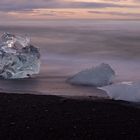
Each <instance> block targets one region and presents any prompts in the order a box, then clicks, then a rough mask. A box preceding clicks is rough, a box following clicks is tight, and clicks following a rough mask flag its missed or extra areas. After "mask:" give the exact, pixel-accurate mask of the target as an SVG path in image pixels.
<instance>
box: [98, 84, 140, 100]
mask: <svg viewBox="0 0 140 140" xmlns="http://www.w3.org/2000/svg"><path fill="white" fill-rule="evenodd" d="M100 89H102V90H104V91H106V92H107V94H108V96H109V97H110V98H112V99H115V100H124V101H131V102H140V82H121V83H117V84H113V85H110V86H105V87H101V88H100Z"/></svg>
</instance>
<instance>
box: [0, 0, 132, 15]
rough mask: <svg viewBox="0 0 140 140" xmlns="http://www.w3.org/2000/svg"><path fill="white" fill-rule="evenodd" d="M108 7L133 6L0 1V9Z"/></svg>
mask: <svg viewBox="0 0 140 140" xmlns="http://www.w3.org/2000/svg"><path fill="white" fill-rule="evenodd" d="M107 7H131V6H130V5H120V4H114V3H108V2H75V1H71V2H70V1H63V0H30V1H29V0H22V1H19V0H5V1H0V11H3V12H10V11H28V10H33V9H40V8H46V9H49V8H54V9H55V8H57V9H59V8H75V9H76V8H81V9H86V8H107Z"/></svg>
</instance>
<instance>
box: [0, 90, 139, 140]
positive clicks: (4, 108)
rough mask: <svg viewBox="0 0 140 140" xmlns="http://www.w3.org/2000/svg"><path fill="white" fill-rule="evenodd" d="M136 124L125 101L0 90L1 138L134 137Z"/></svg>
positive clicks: (79, 139) (133, 112) (136, 113)
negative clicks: (4, 91)
mask: <svg viewBox="0 0 140 140" xmlns="http://www.w3.org/2000/svg"><path fill="white" fill-rule="evenodd" d="M139 127H140V109H139V108H138V107H135V106H132V105H131V104H129V103H127V102H121V101H118V102H116V101H112V100H108V99H106V100H103V99H102V100H92V99H90V98H88V99H84V98H83V99H82V98H81V99H70V98H64V97H59V96H43V95H42V96H39V95H27V94H24V95H21V94H12V93H11V94H4V93H1V94H0V139H1V140H32V139H33V140H35V139H37V140H46V139H47V140H55V139H57V140H73V139H74V140H82V139H84V140H109V139H113V140H115V139H116V140H118V139H127V140H128V139H131V140H132V139H133V140H135V139H139V138H140V133H139Z"/></svg>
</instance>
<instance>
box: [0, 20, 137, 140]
mask: <svg viewBox="0 0 140 140" xmlns="http://www.w3.org/2000/svg"><path fill="white" fill-rule="evenodd" d="M139 27H140V21H129V20H128V21H127V20H126V21H125V20H120V21H119V20H117V21H115V20H108V21H104V20H50V21H45V22H36V23H34V22H31V23H29V22H27V23H24V22H23V23H21V22H17V23H16V24H15V23H13V24H10V25H8V23H6V24H5V25H0V33H1V34H2V33H3V32H10V33H13V34H21V35H26V34H27V35H28V36H30V37H31V44H33V45H34V46H35V47H38V48H39V50H40V53H41V59H40V61H41V68H40V73H39V74H37V75H33V76H31V77H30V78H25V79H13V80H12V79H0V140H22V139H24V140H32V139H33V140H35V139H37V140H49V139H50V140H55V139H57V140H73V139H75V140H78V139H79V140H82V139H83V140H88V139H89V140H109V139H111V140H115V139H116V140H119V139H130V140H135V139H136V140H138V139H140V133H139V127H140V105H139V103H131V102H124V101H115V100H112V99H110V98H109V96H108V95H107V93H106V92H105V91H103V90H101V89H98V88H97V87H94V86H82V85H79V86H76V85H71V84H69V83H68V82H67V79H69V78H70V77H72V76H73V75H75V74H76V73H78V72H80V71H82V70H85V69H89V68H92V67H95V66H97V65H99V64H101V63H107V64H109V65H110V66H111V67H112V69H113V70H114V71H115V73H116V77H115V79H114V81H113V84H116V83H121V82H124V83H127V82H128V83H129V82H137V81H140V77H139V75H140V71H139V70H140V65H139V64H140V57H139V44H140V36H139V34H140V28H139ZM125 94H126V95H127V93H125Z"/></svg>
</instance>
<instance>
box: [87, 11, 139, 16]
mask: <svg viewBox="0 0 140 140" xmlns="http://www.w3.org/2000/svg"><path fill="white" fill-rule="evenodd" d="M88 13H92V14H109V15H114V16H129V17H130V16H133V17H140V13H127V12H108V11H88Z"/></svg>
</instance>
